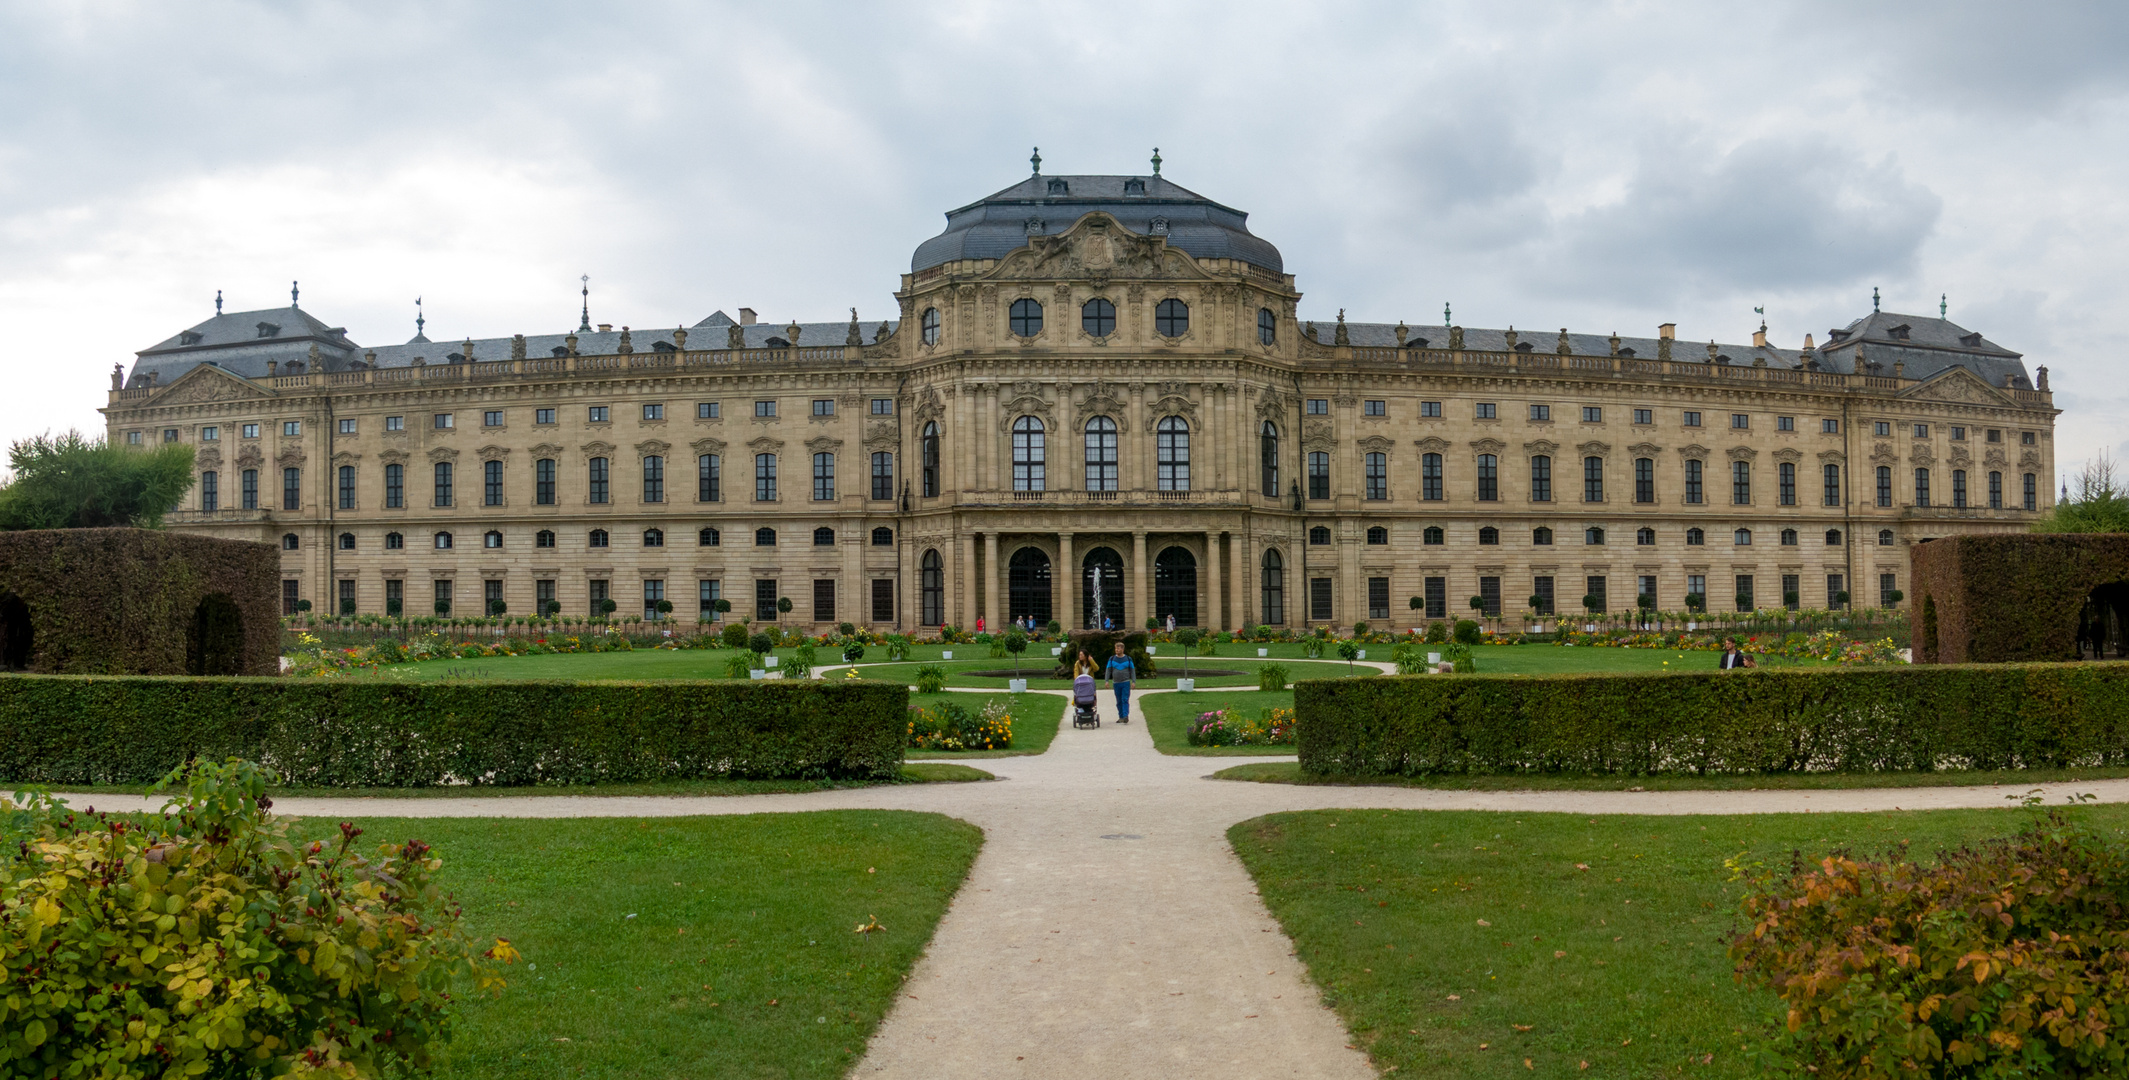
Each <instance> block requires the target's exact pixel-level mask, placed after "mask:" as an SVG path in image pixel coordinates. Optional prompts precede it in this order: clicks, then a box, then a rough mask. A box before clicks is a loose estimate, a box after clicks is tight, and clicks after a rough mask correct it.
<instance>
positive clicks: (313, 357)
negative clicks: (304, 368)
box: [310, 341, 319, 364]
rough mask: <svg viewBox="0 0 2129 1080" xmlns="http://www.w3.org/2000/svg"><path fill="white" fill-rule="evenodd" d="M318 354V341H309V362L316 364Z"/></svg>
mask: <svg viewBox="0 0 2129 1080" xmlns="http://www.w3.org/2000/svg"><path fill="white" fill-rule="evenodd" d="M318 355H319V354H318V343H317V342H315V341H313V342H311V343H310V362H311V363H313V364H316V363H317V362H318Z"/></svg>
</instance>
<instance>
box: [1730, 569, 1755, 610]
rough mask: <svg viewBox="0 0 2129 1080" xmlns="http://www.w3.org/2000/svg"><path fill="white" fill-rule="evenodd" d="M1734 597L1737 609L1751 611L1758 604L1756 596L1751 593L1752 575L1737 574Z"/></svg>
mask: <svg viewBox="0 0 2129 1080" xmlns="http://www.w3.org/2000/svg"><path fill="white" fill-rule="evenodd" d="M1735 599H1736V601H1737V610H1739V611H1751V610H1752V609H1753V608H1754V607H1756V606H1758V600H1757V598H1756V597H1754V596H1753V595H1752V575H1750V574H1739V575H1737V596H1736V597H1735Z"/></svg>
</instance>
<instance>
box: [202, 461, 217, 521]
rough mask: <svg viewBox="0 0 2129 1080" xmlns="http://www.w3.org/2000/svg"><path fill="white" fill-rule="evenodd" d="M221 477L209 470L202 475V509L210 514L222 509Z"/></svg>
mask: <svg viewBox="0 0 2129 1080" xmlns="http://www.w3.org/2000/svg"><path fill="white" fill-rule="evenodd" d="M221 480H222V478H221V475H220V474H218V473H216V472H215V471H214V470H212V469H209V470H208V471H206V472H203V473H201V474H200V509H202V510H205V511H207V512H209V513H213V512H214V511H216V510H219V509H221V506H222V488H221Z"/></svg>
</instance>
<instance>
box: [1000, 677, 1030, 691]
mask: <svg viewBox="0 0 2129 1080" xmlns="http://www.w3.org/2000/svg"><path fill="white" fill-rule="evenodd" d="M1005 689H1006V692H1007V693H1010V694H1025V693H1027V692H1028V681H1027V680H1026V679H1007V680H1006V681H1005Z"/></svg>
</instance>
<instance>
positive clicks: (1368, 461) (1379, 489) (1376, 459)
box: [1361, 453, 1390, 499]
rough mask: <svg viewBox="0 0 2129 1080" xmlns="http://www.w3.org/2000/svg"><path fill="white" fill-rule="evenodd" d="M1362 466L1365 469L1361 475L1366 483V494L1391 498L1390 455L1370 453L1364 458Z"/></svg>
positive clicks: (1368, 496)
mask: <svg viewBox="0 0 2129 1080" xmlns="http://www.w3.org/2000/svg"><path fill="white" fill-rule="evenodd" d="M1361 466H1362V469H1363V471H1362V474H1361V476H1362V479H1363V480H1364V481H1365V483H1366V486H1365V488H1364V489H1363V490H1364V493H1365V496H1366V497H1367V498H1370V499H1387V498H1389V497H1390V455H1388V454H1383V453H1370V454H1369V455H1368V456H1367V457H1366V458H1364V459H1363V460H1362V462H1361Z"/></svg>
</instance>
